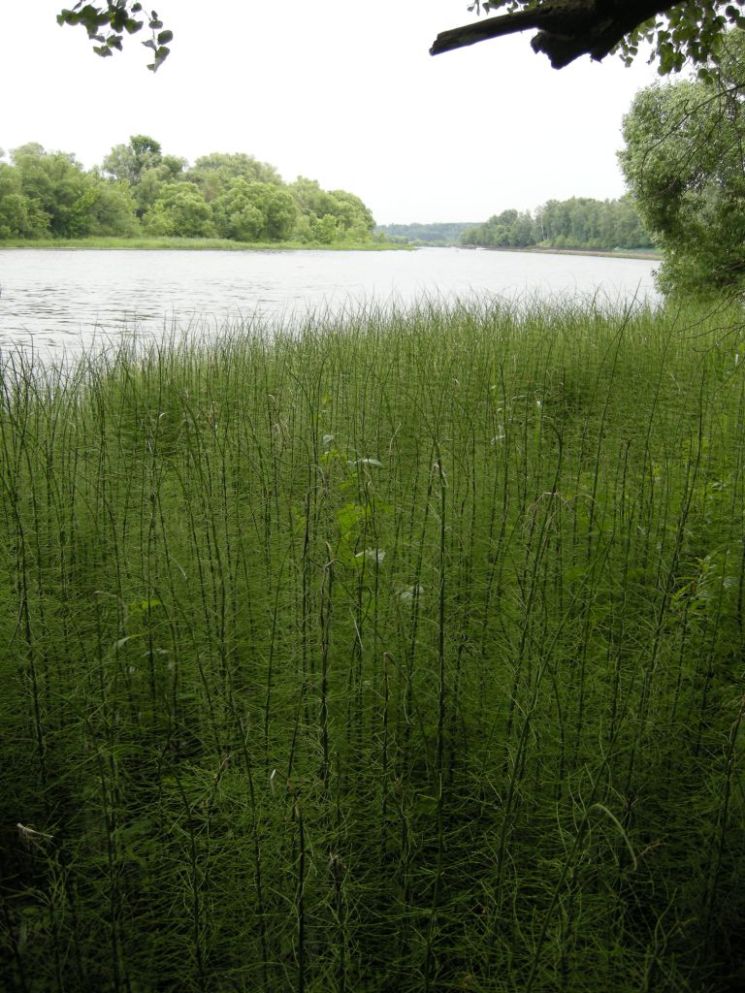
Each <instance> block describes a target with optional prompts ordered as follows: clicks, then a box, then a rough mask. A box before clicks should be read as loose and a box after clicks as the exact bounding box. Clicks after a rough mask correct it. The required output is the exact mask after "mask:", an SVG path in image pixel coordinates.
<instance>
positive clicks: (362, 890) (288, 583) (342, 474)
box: [0, 305, 745, 993]
mask: <svg viewBox="0 0 745 993" xmlns="http://www.w3.org/2000/svg"><path fill="white" fill-rule="evenodd" d="M744 338H745V333H744V328H743V322H742V316H741V314H740V313H739V312H737V311H736V310H733V311H732V312H726V313H724V312H720V313H718V314H716V315H706V314H703V313H698V312H692V311H688V312H686V311H682V310H678V311H676V312H671V313H664V312H660V313H652V312H649V311H644V310H639V311H637V312H635V313H628V312H624V313H617V314H610V315H608V314H604V315H603V314H600V313H597V312H595V311H594V310H593V309H592V308H591V307H586V308H584V309H581V308H580V309H569V308H568V309H566V310H562V309H557V308H552V309H544V310H541V309H538V308H537V309H535V310H531V309H530V308H527V309H523V310H522V311H518V310H512V309H509V308H507V307H502V306H499V305H495V306H486V305H484V306H482V307H480V308H465V307H464V308H460V307H455V308H453V309H451V310H449V311H448V310H442V309H438V308H435V307H430V308H427V307H422V308H421V309H420V310H419V311H418V312H413V313H410V314H408V315H403V314H396V313H390V312H389V313H379V314H375V313H367V314H360V315H359V316H358V317H357V318H355V317H353V316H352V317H349V318H348V319H347V320H346V321H345V322H344V323H343V324H341V325H338V326H337V325H335V324H334V323H333V322H331V321H329V322H327V323H326V324H321V325H315V326H313V325H309V326H308V328H307V329H306V331H305V333H303V334H297V335H289V334H288V335H279V336H277V337H274V338H270V336H269V335H268V334H264V333H262V332H261V330H260V329H257V328H256V326H255V325H254V326H253V327H252V328H251V329H247V330H246V331H245V332H244V333H241V331H240V330H239V329H236V328H233V329H232V330H231V331H230V332H229V333H227V332H226V334H225V335H224V336H223V337H222V338H220V339H219V340H217V341H212V342H211V343H210V342H207V341H204V342H201V341H199V340H195V339H193V338H192V339H191V340H190V341H187V342H185V343H183V344H171V345H162V346H148V347H143V349H142V350H140V351H138V350H137V349H136V348H135V347H134V346H131V345H130V346H127V347H123V348H122V349H121V350H120V351H119V352H112V351H109V352H107V353H104V354H99V355H91V356H88V357H87V358H86V359H85V360H84V361H82V362H81V363H80V364H79V365H77V366H75V367H74V368H69V367H68V368H61V369H58V370H56V371H53V370H50V369H45V368H43V367H41V366H37V365H35V364H34V362H33V361H32V360H29V359H24V358H23V357H21V356H18V355H15V356H13V355H6V356H4V358H3V370H2V371H3V380H2V381H3V387H2V394H1V395H0V459H1V461H0V481H1V486H0V522H1V523H0V678H1V682H0V685H2V694H1V695H0V795H2V797H3V801H2V802H3V814H2V818H1V819H0V832H2V838H1V843H0V867H1V869H2V872H1V873H0V986H2V988H3V989H4V990H5V989H7V990H8V991H10V993H52V991H54V993H62V991H69V990H75V991H76V993H77V991H81V993H82V991H95V993H108V991H115V993H125V991H126V993H156V991H157V993H166V991H172V993H177V991H178V993H188V991H199V993H222V991H225V993H228V991H231V993H232V991H245V993H249V991H250V993H255V991H264V993H278V991H285V990H286V991H296V993H311V991H321V990H323V991H324V993H326V991H328V993H341V991H347V993H388V991H396V993H435V991H437V993H445V991H448V993H450V991H455V990H464V991H466V990H470V991H479V993H481V991H484V993H539V991H540V993H545V991H549V990H551V991H554V990H555V991H566V993H598V991H599V990H603V991H609V993H625V991H628V993H631V991H639V990H650V991H651V990H654V991H655V993H682V991H690V993H704V991H707V993H712V991H726V990H734V989H736V988H737V983H738V978H737V976H738V970H740V969H742V960H741V943H740V941H739V936H740V935H741V933H742V926H743V920H744V919H745V895H744V894H745V885H744V883H745V878H744V876H745V859H744V858H743V855H744V854H745V828H743V824H745V820H744V819H743V814H744V813H745V809H744V808H745V798H744V796H743V789H742V773H741V761H742V748H743V743H742V733H741V725H742V721H743V715H744V714H745V705H744V703H743V701H744V700H745V673H743V656H742V643H743V604H744V602H745V552H744V550H743V519H744V513H745V432H744V431H743V423H744V421H745V368H744V366H743V363H739V364H738V363H737V361H736V358H733V356H738V355H740V354H742V349H743V339H744Z"/></svg>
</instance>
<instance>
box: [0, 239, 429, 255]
mask: <svg viewBox="0 0 745 993" xmlns="http://www.w3.org/2000/svg"><path fill="white" fill-rule="evenodd" d="M412 247H413V246H411V245H403V244H396V243H394V242H388V241H383V242H378V241H369V242H368V241H362V242H351V243H349V244H338V243H337V244H332V245H324V244H321V243H320V242H311V243H308V244H306V243H304V242H298V241H262V242H246V241H231V240H228V239H224V238H103V237H102V238H96V237H92V238H59V239H52V238H40V239H36V240H34V239H28V240H23V239H12V240H8V241H0V250H3V249H7V250H11V249H20V250H24V249H29V248H37V249H43V250H54V249H57V250H67V251H100V252H103V251H146V252H152V251H179V252H298V251H314V252H319V251H321V252H385V251H407V250H411V248H412Z"/></svg>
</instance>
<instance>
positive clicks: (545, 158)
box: [0, 0, 657, 224]
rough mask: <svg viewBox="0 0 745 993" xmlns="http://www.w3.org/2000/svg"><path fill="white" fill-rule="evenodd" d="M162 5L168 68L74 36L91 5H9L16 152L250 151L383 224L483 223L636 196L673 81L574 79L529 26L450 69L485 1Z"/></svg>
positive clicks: (466, 54)
mask: <svg viewBox="0 0 745 993" xmlns="http://www.w3.org/2000/svg"><path fill="white" fill-rule="evenodd" d="M152 3H157V10H158V13H159V14H160V17H161V19H162V20H163V21H164V22H165V26H166V27H168V28H170V29H171V30H173V31H174V34H175V38H174V43H173V51H172V54H171V56H170V58H169V59H168V60H167V62H166V63H165V64H164V65H163V66H162V67H161V69H160V71H159V72H158V73H157V74H155V75H153V74H152V73H151V72H149V71H148V70H147V69H146V68H145V66H146V64H147V61H148V56H149V54H150V53H149V52H148V51H147V50H146V49H144V48H143V47H142V46H141V44H139V41H140V40H144V38H145V37H146V35H145V34H144V31H143V32H141V34H140V36H139V38H138V36H135V37H134V38H132V39H130V44H129V46H126V47H125V52H124V53H121V54H116V55H115V56H114V57H113V58H111V59H105V60H104V59H100V58H98V57H97V56H96V55H94V54H93V53H92V51H91V50H90V43H89V42H88V39H87V37H86V35H85V32H84V30H83V29H82V28H70V27H65V28H61V27H59V26H58V25H57V23H56V21H55V15H56V13H57V12H58V11H59V9H60V8H61V7H63V6H68V7H72V6H73V0H27V2H24V3H12V4H4V5H3V6H4V10H3V19H2V24H1V25H0V94H1V96H0V101H1V102H0V148H5V149H6V150H8V149H12V148H15V147H17V146H18V145H21V144H24V143H26V142H29V141H37V142H39V143H40V144H42V145H43V146H44V147H45V148H46V149H48V150H50V151H57V150H61V151H66V152H74V153H75V154H76V155H77V157H78V159H79V160H80V161H81V162H82V163H83V164H84V165H85V166H87V167H90V166H92V165H95V164H98V163H100V162H101V160H102V159H103V157H104V156H105V155H106V153H107V152H108V151H109V150H110V149H111V147H112V146H113V145H116V144H120V143H122V142H126V141H127V139H128V138H129V136H130V135H132V134H148V135H151V136H152V137H154V138H156V139H157V140H158V141H159V142H160V143H161V145H162V146H163V151H164V152H166V153H170V154H174V155H180V156H183V157H185V158H187V159H188V160H189V161H190V162H193V161H194V159H195V158H197V157H198V156H200V155H204V154H207V153H208V152H246V153H248V154H250V155H254V156H255V157H256V158H258V159H261V160H262V161H265V162H270V163H271V164H272V165H274V166H276V167H277V168H278V169H279V171H280V173H281V174H282V176H283V177H284V179H286V180H288V181H291V180H293V179H294V178H295V177H296V176H297V175H304V176H308V177H310V178H311V179H317V180H318V181H319V182H320V183H321V185H322V186H323V187H324V188H326V189H346V190H349V191H351V192H353V193H356V194H357V195H358V196H360V197H362V199H363V200H364V201H365V203H366V204H367V205H368V206H369V207H370V208H371V209H372V211H373V214H374V216H375V219H376V221H378V223H381V224H386V223H392V222H399V223H409V222H413V221H420V222H429V221H483V220H486V218H487V217H489V216H490V215H492V214H494V213H498V212H499V211H501V210H504V209H506V208H508V207H517V208H519V209H527V208H533V207H537V206H538V205H539V204H541V203H543V202H545V201H546V200H548V199H550V198H556V199H565V198H567V197H570V196H590V197H597V198H600V199H604V198H606V197H616V196H620V195H621V194H622V193H623V181H622V178H621V174H620V172H619V169H618V166H617V164H616V155H615V152H616V150H617V149H618V148H619V147H620V145H621V136H620V126H621V118H622V116H623V114H624V113H625V112H626V111H627V110H628V108H629V105H630V102H631V99H632V97H633V95H634V93H635V92H636V91H637V90H638V89H639V88H641V87H642V86H646V85H648V84H649V83H650V82H652V81H653V80H655V79H656V78H657V76H656V73H655V70H654V68H653V67H652V66H648V65H646V64H645V63H644V62H643V61H642V62H639V63H637V64H636V65H635V66H634V67H632V68H631V69H625V68H624V67H623V65H622V64H621V63H620V60H618V59H614V58H612V57H609V58H608V59H606V61H605V62H604V63H603V64H597V63H592V62H590V60H589V59H586V58H585V59H582V60H581V61H579V62H576V63H574V64H573V65H571V66H569V67H568V68H566V69H563V70H561V71H560V72H557V71H555V70H553V69H551V67H550V66H549V64H548V61H547V60H546V58H545V57H544V56H537V55H534V54H533V52H532V49H531V48H530V45H529V38H530V33H529V32H527V33H525V34H522V35H517V36H515V37H513V38H503V39H500V40H497V41H492V42H485V43H482V44H480V45H476V46H473V47H470V48H467V49H463V50H461V51H459V52H450V53H447V54H444V55H439V56H437V57H436V58H432V57H431V56H430V55H429V54H428V49H429V46H430V44H431V42H432V41H433V39H434V37H435V35H436V34H437V33H438V31H441V30H444V29H446V28H451V27H455V26H456V25H459V24H461V23H466V22H467V21H468V20H470V19H471V18H472V16H473V15H471V14H469V13H468V11H467V6H468V0H426V2H424V3H414V2H411V0H377V2H376V3H367V4H362V3H352V2H350V0H304V2H296V3H291V2H285V3H277V2H272V0H268V2H267V0H248V2H247V0H220V2H217V0H213V2H212V3H205V2H204V0H152ZM146 5H148V6H150V5H151V4H146ZM213 11H214V14H213V13H212V12H213ZM208 17H209V18H210V19H211V20H209V21H208V20H207V18H208Z"/></svg>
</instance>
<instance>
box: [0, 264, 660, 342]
mask: <svg viewBox="0 0 745 993" xmlns="http://www.w3.org/2000/svg"><path fill="white" fill-rule="evenodd" d="M654 266H655V263H654V262H650V261H647V260H641V259H615V258H610V259H609V258H599V257H591V256H574V255H548V254H545V255H543V254H531V253H523V252H488V251H479V250H476V251H474V250H468V249H459V248H425V249H420V250H418V251H414V252H323V251H298V252H189V251H165V252H155V251H73V250H64V249H60V250H48V249H46V250H45V249H23V250H0V350H4V351H6V350H8V349H12V348H15V347H22V348H29V347H32V348H33V349H34V350H35V351H36V352H38V353H39V354H42V355H52V356H55V355H58V354H62V353H63V352H67V353H70V352H73V353H74V352H76V351H78V350H79V349H80V348H81V347H88V346H90V345H91V344H92V343H93V344H95V343H104V342H110V341H112V340H116V338H117V337H119V336H121V335H122V334H132V333H134V334H136V335H138V336H141V337H153V336H154V337H160V336H161V335H162V334H163V333H164V331H165V332H168V333H172V332H174V331H175V332H176V333H178V332H183V331H185V330H187V329H194V328H195V327H199V328H206V329H208V330H209V329H215V330H217V329H219V328H221V327H224V326H225V325H226V324H229V323H230V324H234V323H236V322H238V321H242V320H247V319H259V320H261V321H262V322H263V323H265V324H268V325H269V326H276V325H277V324H278V323H288V322H290V321H294V322H302V320H303V318H305V317H307V316H308V314H311V313H319V312H320V313H323V314H329V313H331V314H333V315H336V314H341V313H343V312H344V311H345V310H346V311H349V310H354V309H359V307H360V306H363V305H365V306H370V305H383V306H386V305H391V304H395V305H397V306H401V307H409V306H413V305H414V304H415V303H417V302H419V301H421V300H423V299H429V300H432V299H434V300H441V301H444V302H452V301H454V300H456V299H460V300H472V299H494V298H504V299H507V300H510V301H514V300H529V299H535V298H536V297H537V298H540V299H547V298H548V299H556V298H559V299H570V298H574V299H577V298H582V299H588V298H591V297H595V298H597V299H599V300H600V301H601V302H602V303H604V304H605V303H608V304H610V305H614V304H618V303H627V302H629V301H632V300H643V299H653V300H654V299H656V296H655V292H654V287H653V283H652V273H653V269H654Z"/></svg>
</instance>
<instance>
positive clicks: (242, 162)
mask: <svg viewBox="0 0 745 993" xmlns="http://www.w3.org/2000/svg"><path fill="white" fill-rule="evenodd" d="M187 178H188V179H189V180H190V181H191V182H192V183H196V184H197V186H198V187H199V188H200V190H201V191H202V194H203V196H204V198H205V200H206V201H207V202H208V203H209V202H211V201H212V200H215V199H216V198H217V197H219V196H220V194H222V193H224V192H225V191H226V190H227V189H228V188H229V187H230V186H231V184H232V183H233V182H234V180H237V179H241V180H244V181H245V182H247V183H274V184H275V185H276V186H281V185H282V177H281V176H280V175H279V173H278V172H277V170H276V169H275V168H274V166H273V165H269V163H268V162H259V161H258V159H255V158H254V157H253V155H244V154H243V153H240V152H239V153H237V154H226V153H224V152H212V153H211V154H210V155H203V156H201V158H198V159H197V160H196V162H195V163H194V165H193V166H192V167H191V169H189V173H188V177H187Z"/></svg>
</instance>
